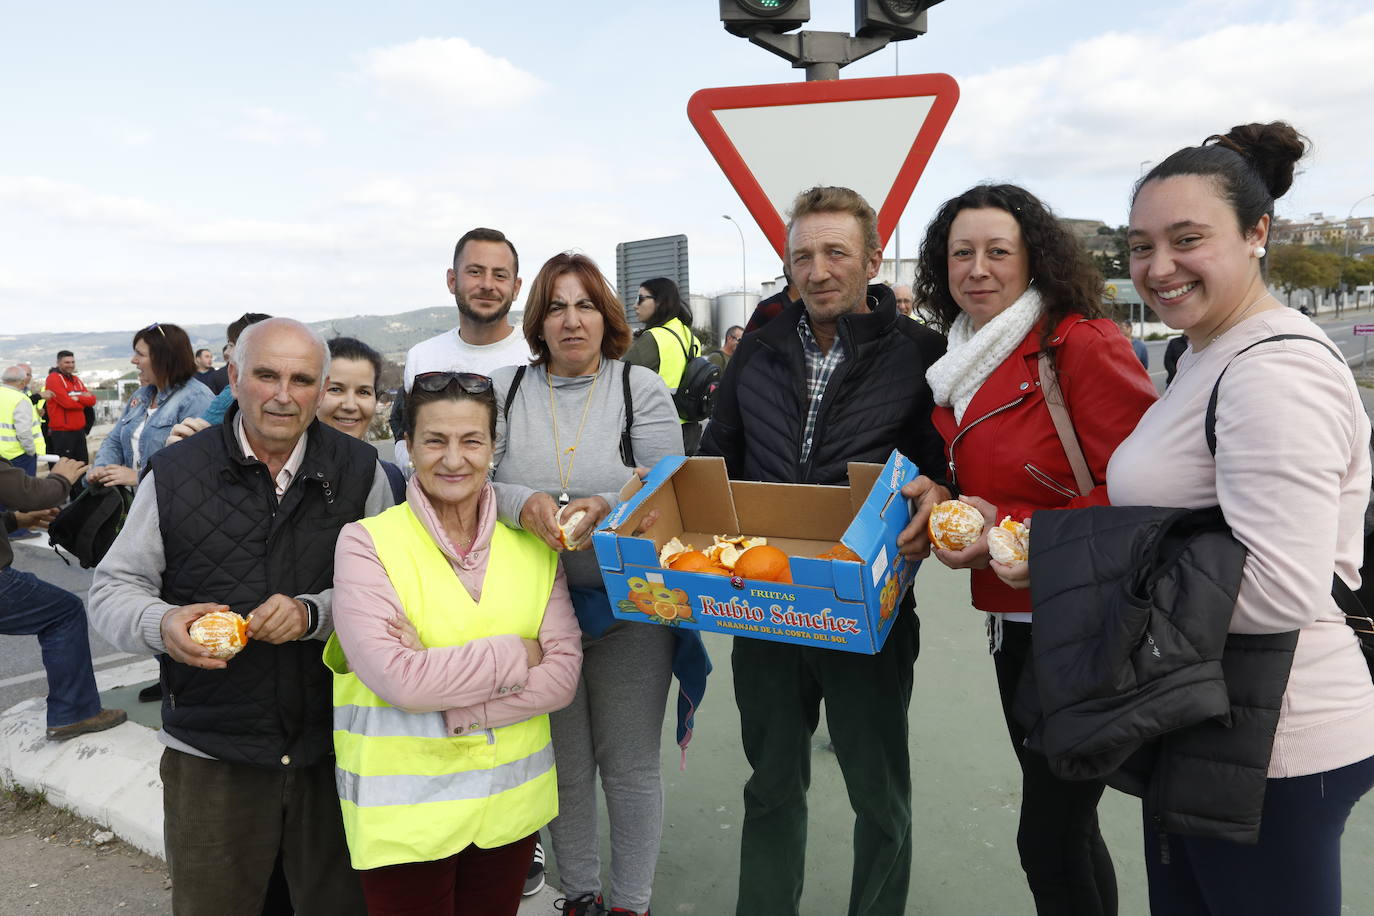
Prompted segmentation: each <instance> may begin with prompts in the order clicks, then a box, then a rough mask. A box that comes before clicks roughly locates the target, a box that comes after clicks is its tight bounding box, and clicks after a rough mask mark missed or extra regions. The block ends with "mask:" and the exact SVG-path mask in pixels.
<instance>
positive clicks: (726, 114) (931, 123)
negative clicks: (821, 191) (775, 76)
mask: <svg viewBox="0 0 1374 916" xmlns="http://www.w3.org/2000/svg"><path fill="white" fill-rule="evenodd" d="M958 100H959V84H958V83H956V82H955V81H954V78H953V77H951V76H947V75H946V74H943V73H926V74H921V75H918V76H884V77H878V78H876V79H852V80H824V81H816V82H808V83H780V84H777V85H769V86H730V87H725V88H721V89H702V90H700V91H698V92H696V93H694V94H693V95H692V98H691V99H690V100H688V102H687V117H688V118H689V119H690V120H691V122H692V126H693V127H695V128H696V129H697V133H698V134H700V135H701V139H702V140H704V141H705V142H706V148H707V149H709V150H710V151H711V155H712V156H714V157H715V159H716V162H718V163H720V167H721V168H722V169H723V170H724V171H725V177H726V178H728V179H729V180H730V184H731V185H733V186H734V188H735V191H736V193H738V194H739V196H740V199H741V200H743V201H744V205H745V206H746V207H748V208H749V212H750V213H751V214H753V216H754V219H755V221H757V222H758V224H759V228H760V229H762V230H763V234H764V235H765V236H767V237H768V240H769V241H770V242H772V243H773V247H774V248H775V249H777V252H778V256H779V257H783V256H784V255H783V250H784V248H785V247H786V241H787V239H786V233H787V228H786V225H785V223H784V220H783V214H784V213H785V212H786V210H787V208H788V207H789V206H790V205H791V203H792V199H793V198H794V197H796V195H797V194H798V193H800V192H801V191H804V190H806V189H807V188H809V187H812V186H814V185H843V186H844V187H848V188H853V189H854V190H856V191H858V192H859V193H860V194H862V195H863V197H864V199H865V200H867V201H868V202H869V204H871V205H872V206H873V207H874V209H876V210H877V211H878V234H879V236H880V237H881V239H882V242H883V244H884V245H886V244H887V240H888V237H889V236H890V235H891V234H892V230H893V229H894V228H895V227H896V225H897V219H898V217H900V216H901V214H902V210H903V208H905V207H906V203H907V201H908V200H910V199H911V192H912V191H914V190H915V189H916V182H917V180H918V179H919V178H920V177H921V172H922V170H924V169H925V166H926V162H927V161H929V159H930V154H931V152H932V151H933V150H934V149H935V144H936V143H937V142H938V141H939V139H940V134H941V133H942V132H943V131H944V129H945V125H946V124H947V123H948V122H949V117H950V114H951V113H952V112H953V111H954V105H955V103H956V102H957V101H958Z"/></svg>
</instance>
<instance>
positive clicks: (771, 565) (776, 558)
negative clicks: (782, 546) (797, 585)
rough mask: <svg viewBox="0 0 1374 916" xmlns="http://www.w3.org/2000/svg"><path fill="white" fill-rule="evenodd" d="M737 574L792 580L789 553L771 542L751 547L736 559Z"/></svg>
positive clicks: (749, 576)
mask: <svg viewBox="0 0 1374 916" xmlns="http://www.w3.org/2000/svg"><path fill="white" fill-rule="evenodd" d="M735 575H737V576H742V577H744V578H745V579H761V580H763V581H765V582H791V581H792V569H791V567H790V566H789V565H788V562H787V554H785V553H783V552H782V551H781V550H779V549H778V548H776V547H773V546H771V545H769V544H762V545H760V546H758V547H750V548H749V549H748V550H746V551H745V552H744V553H742V554H740V558H739V559H738V560H736V561H735Z"/></svg>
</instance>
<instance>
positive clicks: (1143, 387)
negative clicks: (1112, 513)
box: [931, 316, 1158, 612]
mask: <svg viewBox="0 0 1374 916" xmlns="http://www.w3.org/2000/svg"><path fill="white" fill-rule="evenodd" d="M1055 331H1056V333H1055V335H1054V336H1053V337H1052V338H1051V339H1050V345H1051V346H1053V347H1055V366H1056V368H1057V370H1058V375H1059V387H1060V389H1061V390H1062V391H1063V393H1064V402H1065V404H1066V405H1067V406H1068V410H1069V416H1070V417H1071V418H1072V419H1073V426H1074V432H1075V433H1076V434H1077V436H1078V442H1079V445H1080V446H1082V449H1083V455H1084V457H1085V458H1086V459H1087V461H1088V468H1089V470H1090V471H1091V472H1092V476H1093V483H1094V484H1095V488H1094V489H1093V491H1092V492H1091V493H1089V494H1088V495H1087V496H1085V497H1084V496H1078V495H1077V494H1078V490H1077V487H1076V486H1075V484H1074V479H1073V469H1072V468H1070V467H1069V459H1068V457H1067V456H1066V455H1065V454H1064V446H1063V444H1062V443H1061V442H1060V441H1059V435H1058V434H1057V433H1056V432H1055V430H1054V423H1053V421H1052V420H1051V419H1050V412H1049V408H1048V407H1046V406H1045V399H1044V396H1043V395H1042V394H1041V391H1040V370H1039V366H1038V365H1037V357H1038V355H1039V350H1040V327H1039V326H1037V327H1036V328H1034V329H1033V330H1032V331H1031V332H1030V334H1028V335H1027V336H1026V339H1025V340H1023V341H1022V342H1021V344H1020V346H1018V347H1017V348H1016V349H1015V350H1014V351H1012V354H1011V356H1009V357H1007V359H1006V360H1005V361H1003V363H1002V365H1000V366H998V367H997V368H996V369H995V370H993V373H992V375H990V376H988V378H987V381H985V382H983V385H982V387H981V388H979V389H978V393H977V394H975V395H974V396H973V400H972V401H971V402H970V403H969V406H968V409H967V410H965V411H964V422H963V423H955V421H954V410H953V409H952V408H949V407H936V408H935V412H934V413H933V414H932V416H931V419H932V421H933V422H934V424H935V428H936V429H937V430H939V432H940V435H941V436H942V437H943V438H944V440H945V456H946V458H947V459H948V460H949V477H950V480H951V481H953V482H954V484H955V485H956V486H957V487H958V491H959V492H960V493H962V494H966V495H969V496H980V497H982V498H983V499H986V500H987V501H988V502H990V503H992V504H993V505H994V506H996V507H997V517H998V519H999V520H1000V519H1001V518H1002V517H1003V516H1006V515H1010V516H1011V517H1012V518H1014V519H1017V520H1018V521H1023V520H1025V519H1027V518H1029V517H1030V515H1031V513H1032V512H1034V511H1036V510H1037V509H1058V508H1064V507H1072V508H1077V507H1080V506H1092V505H1106V504H1107V501H1108V500H1107V485H1106V481H1107V461H1108V460H1109V459H1110V458H1111V457H1112V452H1114V451H1116V447H1117V445H1119V444H1120V442H1121V440H1123V439H1125V438H1126V437H1127V436H1128V435H1130V433H1131V430H1133V429H1135V425H1136V423H1138V422H1139V421H1140V417H1141V415H1142V414H1143V413H1145V411H1146V409H1148V408H1149V406H1150V405H1151V404H1152V403H1154V401H1155V399H1156V398H1157V397H1158V395H1156V393H1155V386H1154V383H1152V382H1151V381H1150V376H1149V374H1148V373H1147V372H1146V371H1145V369H1144V368H1143V367H1142V366H1141V365H1140V360H1139V359H1138V358H1136V355H1135V353H1134V352H1132V350H1131V344H1130V341H1128V340H1127V339H1126V338H1125V337H1124V336H1122V334H1121V332H1120V331H1119V330H1117V327H1116V325H1115V324H1113V323H1112V322H1111V321H1109V320H1107V319H1105V318H1100V319H1096V320H1093V321H1086V320H1084V319H1082V318H1080V317H1078V316H1069V317H1068V318H1066V319H1064V320H1063V321H1061V322H1060V323H1059V326H1058V327H1057V328H1056V329H1055ZM972 573H973V575H972V588H973V606H974V607H976V608H978V609H979V610H983V611H1004V612H1005V611H1029V610H1030V609H1031V607H1030V591H1029V590H1028V589H1026V590H1019V589H1013V588H1009V587H1007V586H1006V585H1004V584H1002V580H1000V579H998V578H997V574H996V573H994V572H993V571H992V570H991V569H975V570H973V571H972Z"/></svg>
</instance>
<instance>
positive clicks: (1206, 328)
mask: <svg viewBox="0 0 1374 916" xmlns="http://www.w3.org/2000/svg"><path fill="white" fill-rule="evenodd" d="M1305 148H1306V144H1305V141H1304V138H1303V137H1302V136H1301V135H1300V134H1298V132H1297V131H1296V130H1294V129H1293V127H1292V126H1290V125H1288V124H1284V123H1281V122H1275V123H1271V124H1246V125H1242V126H1240V127H1235V128H1232V129H1231V130H1230V131H1229V132H1227V133H1226V134H1223V135H1217V136H1212V137H1208V138H1207V139H1206V140H1205V141H1203V143H1202V144H1201V145H1199V146H1192V147H1187V148H1185V149H1181V150H1179V151H1178V152H1176V153H1174V154H1173V155H1171V156H1169V157H1168V158H1167V159H1164V160H1163V161H1161V162H1160V163H1159V164H1158V165H1156V166H1155V167H1154V168H1153V169H1151V170H1150V172H1149V173H1148V174H1147V175H1145V177H1144V178H1142V179H1141V180H1140V182H1139V183H1138V184H1137V185H1136V188H1135V193H1134V196H1133V200H1132V203H1131V215H1130V225H1129V230H1128V234H1127V240H1128V243H1129V246H1130V258H1131V279H1132V280H1133V281H1134V283H1135V286H1136V289H1137V290H1138V291H1139V292H1140V295H1141V298H1142V299H1144V301H1145V303H1146V304H1147V305H1148V306H1149V307H1150V308H1152V309H1154V310H1155V312H1156V313H1157V314H1158V315H1159V317H1160V319H1161V320H1163V321H1164V323H1165V324H1167V325H1169V326H1170V327H1172V328H1176V329H1178V330H1181V331H1183V332H1184V334H1186V335H1187V338H1188V343H1189V346H1188V349H1187V351H1185V352H1184V353H1183V355H1182V356H1180V357H1179V361H1178V374H1177V375H1176V376H1175V378H1174V381H1173V384H1172V385H1170V386H1169V388H1168V390H1167V391H1166V392H1165V394H1164V396H1163V397H1162V398H1161V399H1160V400H1159V401H1158V402H1156V404H1155V405H1154V406H1153V407H1151V408H1150V409H1149V410H1148V411H1146V412H1145V415H1144V416H1143V417H1142V418H1141V420H1140V423H1139V425H1138V426H1137V427H1136V429H1135V431H1134V432H1133V433H1132V434H1131V435H1130V436H1128V437H1127V438H1126V439H1125V440H1124V441H1123V442H1122V443H1121V445H1120V446H1119V447H1118V448H1117V450H1116V454H1115V455H1113V456H1112V460H1111V463H1110V464H1109V465H1108V468H1107V486H1108V490H1109V493H1110V496H1111V501H1112V504H1113V505H1119V506H1169V507H1181V508H1192V509H1201V508H1205V507H1208V506H1216V505H1220V507H1221V509H1222V512H1223V514H1224V515H1225V518H1226V521H1227V523H1228V524H1229V525H1230V528H1231V531H1232V533H1233V534H1234V535H1235V537H1236V539H1237V540H1239V541H1240V542H1241V543H1242V544H1243V545H1244V546H1245V547H1246V549H1247V551H1248V555H1247V558H1246V560H1245V563H1244V568H1243V571H1242V577H1241V585H1240V590H1239V594H1238V597H1237V599H1236V604H1235V609H1234V611H1233V613H1232V616H1231V621H1230V626H1229V631H1230V633H1232V634H1281V633H1291V632H1293V631H1296V632H1297V634H1298V636H1297V645H1296V649H1295V650H1294V652H1293V655H1292V664H1291V668H1289V670H1288V671H1287V682H1286V687H1284V689H1283V693H1282V703H1281V706H1280V708H1279V713H1278V717H1277V727H1276V728H1275V730H1274V734H1273V739H1272V746H1269V744H1268V735H1267V731H1266V732H1265V733H1263V734H1260V735H1258V737H1257V736H1256V732H1255V731H1251V732H1250V734H1249V735H1248V736H1247V735H1246V734H1245V733H1246V725H1247V723H1246V722H1243V721H1240V720H1239V719H1236V718H1235V717H1233V720H1232V721H1231V722H1230V723H1228V727H1227V728H1221V729H1213V730H1210V731H1209V732H1208V733H1207V734H1206V736H1205V738H1204V739H1203V740H1202V741H1201V742H1192V743H1191V744H1190V749H1189V755H1190V756H1189V760H1188V765H1189V766H1190V767H1192V768H1194V769H1195V771H1196V772H1197V774H1199V775H1198V777H1197V779H1198V782H1203V783H1205V785H1204V784H1198V782H1194V783H1192V784H1190V786H1189V787H1188V788H1189V789H1190V790H1191V792H1192V793H1193V795H1194V796H1198V795H1202V796H1205V797H1206V798H1207V803H1208V804H1209V805H1211V806H1212V807H1214V808H1217V809H1221V808H1225V809H1226V810H1225V811H1224V812H1222V814H1226V813H1227V812H1232V813H1234V814H1235V817H1234V818H1231V820H1230V822H1229V823H1228V822H1227V818H1226V817H1222V816H1218V815H1215V814H1214V815H1213V816H1212V817H1210V818H1209V817H1200V816H1193V815H1195V814H1196V813H1197V812H1192V811H1182V810H1180V809H1179V808H1177V807H1173V806H1171V805H1170V804H1169V801H1170V799H1171V798H1172V799H1179V798H1181V796H1178V795H1173V796H1171V795H1170V794H1169V793H1168V792H1167V791H1166V787H1164V784H1163V783H1160V782H1159V781H1160V780H1165V779H1166V778H1167V776H1168V773H1167V772H1166V773H1164V774H1163V775H1161V773H1160V767H1161V766H1164V765H1163V764H1161V765H1157V766H1156V772H1155V774H1154V776H1153V777H1152V780H1151V786H1150V792H1149V793H1148V794H1149V797H1147V799H1146V801H1145V803H1144V809H1145V810H1144V813H1145V818H1144V820H1145V851H1146V871H1147V875H1148V878H1149V887H1150V909H1151V912H1153V913H1157V914H1165V913H1167V914H1171V916H1172V914H1246V916H1258V914H1268V913H1273V914H1280V913H1283V914H1288V913H1302V914H1304V916H1336V914H1338V913H1339V912H1340V911H1341V877H1340V874H1341V873H1340V861H1341V856H1340V837H1341V833H1342V831H1343V830H1344V828H1345V822H1346V820H1347V818H1348V817H1349V814H1350V811H1351V809H1352V808H1353V807H1354V806H1355V804H1356V802H1358V801H1359V799H1360V798H1361V796H1363V795H1364V794H1365V793H1367V792H1368V791H1369V789H1370V787H1371V785H1374V684H1371V680H1370V671H1369V669H1368V668H1367V667H1366V665H1365V661H1364V659H1363V657H1362V656H1361V653H1360V650H1359V647H1358V645H1357V644H1356V638H1355V635H1354V632H1353V631H1352V630H1351V629H1350V627H1348V626H1347V625H1346V623H1345V621H1344V617H1343V615H1342V613H1341V610H1340V609H1339V607H1338V606H1337V604H1336V601H1335V599H1334V598H1333V597H1332V585H1333V582H1332V575H1333V573H1334V574H1335V575H1336V576H1339V577H1340V579H1341V580H1342V581H1344V582H1345V583H1347V584H1348V585H1350V586H1351V587H1357V586H1358V585H1359V575H1360V574H1359V570H1360V565H1361V560H1362V557H1363V544H1364V515H1365V509H1366V506H1367V505H1368V503H1369V492H1370V456H1369V446H1370V425H1369V420H1368V418H1367V416H1366V414H1365V410H1364V406H1363V404H1362V403H1361V400H1360V396H1359V393H1358V391H1357V389H1356V387H1355V381H1354V379H1353V377H1352V376H1351V373H1350V370H1349V368H1348V367H1347V366H1346V364H1345V361H1344V360H1343V359H1341V358H1339V357H1338V356H1337V355H1336V353H1338V352H1339V351H1338V350H1336V349H1335V347H1334V345H1332V344H1331V342H1330V340H1329V339H1328V338H1327V336H1326V334H1325V333H1324V332H1323V331H1322V330H1321V328H1319V327H1317V326H1316V325H1315V324H1314V323H1313V322H1312V321H1310V320H1309V319H1308V318H1307V317H1306V316H1304V315H1302V314H1300V313H1298V312H1297V311H1295V310H1293V309H1290V308H1285V307H1284V306H1283V304H1282V303H1280V302H1279V301H1278V300H1277V299H1275V298H1274V296H1273V295H1272V294H1271V293H1270V292H1269V290H1268V287H1267V286H1266V284H1265V279H1264V276H1265V257H1266V251H1265V246H1266V245H1267V244H1268V243H1269V235H1270V231H1271V228H1272V223H1273V218H1274V201H1275V199H1276V198H1278V197H1281V196H1282V195H1283V194H1284V193H1285V192H1286V191H1287V190H1288V188H1289V187H1290V186H1291V185H1292V182H1293V169H1294V166H1295V165H1296V164H1297V162H1298V161H1299V160H1300V159H1301V158H1302V156H1303V154H1304V152H1305ZM1278 335H1294V336H1293V337H1288V338H1286V339H1277V340H1275V339H1271V338H1274V337H1276V336H1278ZM1298 338H1315V339H1298ZM1333 351H1335V352H1333ZM1223 372H1225V377H1224V379H1223V378H1222V373H1223ZM1218 379H1221V385H1220V387H1219V389H1218V390H1219V392H1220V394H1219V400H1218V403H1217V409H1216V424H1215V428H1216V449H1215V454H1213V452H1212V451H1211V449H1210V448H1209V445H1208V442H1207V439H1206V435H1205V433H1204V430H1205V425H1206V424H1205V417H1206V415H1207V406H1208V401H1209V399H1210V398H1211V395H1212V391H1213V388H1214V387H1217V383H1218ZM1032 537H1033V535H1032ZM1019 573H1026V570H1025V567H1024V566H1022V567H1021V569H1020V570H1017V571H1014V572H1013V573H1011V574H1009V576H1008V578H1009V579H1010V580H1012V581H1014V580H1015V579H1016V575H1017V574H1019ZM1281 663H1282V662H1281ZM1266 664H1268V661H1266ZM1251 670H1253V669H1233V668H1228V669H1227V675H1228V684H1227V686H1228V689H1230V690H1237V689H1245V688H1252V689H1253V688H1255V687H1257V685H1258V684H1260V681H1259V680H1258V678H1256V677H1254V676H1250V677H1249V678H1248V679H1247V677H1246V675H1247V674H1249V673H1250V671H1251ZM1242 672H1244V673H1242ZM1269 673H1270V674H1272V672H1269ZM1282 673H1283V672H1282V671H1280V672H1278V674H1280V675H1281V674H1282ZM1275 683H1277V684H1283V683H1284V682H1283V681H1281V680H1277V681H1275ZM1166 750H1167V745H1166ZM1170 759H1173V758H1170ZM1266 761H1267V766H1266ZM1164 768H1165V769H1166V770H1167V766H1164ZM1257 770H1258V771H1265V772H1266V776H1267V778H1266V779H1265V780H1264V781H1263V784H1262V786H1259V785H1257V786H1255V790H1256V791H1255V792H1254V793H1252V794H1247V793H1246V789H1245V785H1246V782H1247V780H1246V779H1245V778H1244V774H1245V773H1246V772H1254V771H1257ZM1261 789H1262V795H1263V798H1262V803H1261V800H1260V799H1259V798H1258V795H1259V794H1260V790H1261ZM1246 807H1249V808H1251V809H1252V810H1253V811H1257V812H1258V815H1259V826H1258V841H1257V842H1255V843H1253V844H1248V843H1242V842H1238V841H1237V840H1238V839H1239V838H1241V837H1242V836H1243V835H1244V833H1245V832H1244V831H1237V830H1236V829H1235V827H1236V825H1238V824H1242V823H1244V824H1245V825H1247V826H1248V827H1249V828H1250V829H1249V833H1248V835H1245V836H1244V838H1245V839H1254V831H1253V818H1252V817H1251V815H1250V814H1249V813H1248V812H1246V811H1244V810H1243V809H1245V808H1246ZM1245 818H1250V819H1249V820H1245Z"/></svg>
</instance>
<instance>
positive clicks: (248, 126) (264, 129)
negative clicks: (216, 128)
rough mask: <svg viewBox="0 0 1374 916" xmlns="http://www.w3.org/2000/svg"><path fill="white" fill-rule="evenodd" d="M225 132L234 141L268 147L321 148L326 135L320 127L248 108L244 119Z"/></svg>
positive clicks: (269, 109) (263, 110)
mask: <svg viewBox="0 0 1374 916" xmlns="http://www.w3.org/2000/svg"><path fill="white" fill-rule="evenodd" d="M225 133H226V136H228V137H229V139H231V140H238V141H240V142H242V143H260V144H263V145H266V146H290V145H302V146H319V145H320V144H321V143H323V142H324V133H323V132H322V131H321V130H319V129H318V128H315V127H312V126H310V125H309V124H306V123H304V122H302V121H301V120H300V119H299V118H297V117H295V116H294V115H289V114H286V113H285V112H281V111H276V110H274V109H272V108H267V107H264V106H254V107H251V108H245V109H244V110H243V120H242V121H241V122H240V123H238V124H235V125H233V126H232V127H230V128H229V129H228V130H227V131H226V132H225Z"/></svg>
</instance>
